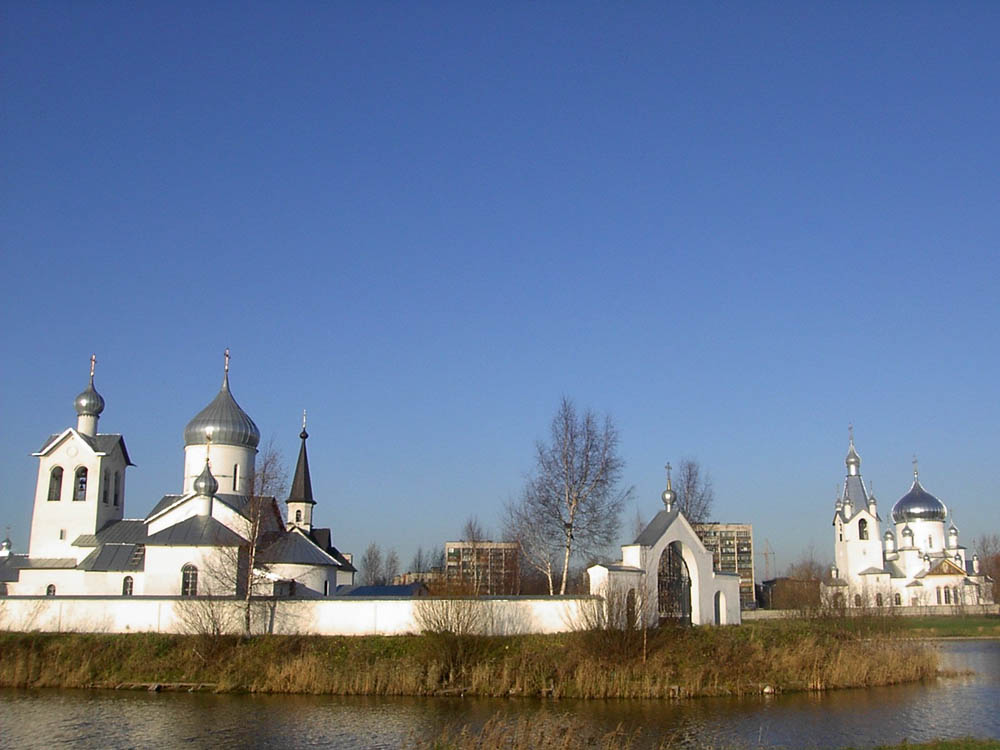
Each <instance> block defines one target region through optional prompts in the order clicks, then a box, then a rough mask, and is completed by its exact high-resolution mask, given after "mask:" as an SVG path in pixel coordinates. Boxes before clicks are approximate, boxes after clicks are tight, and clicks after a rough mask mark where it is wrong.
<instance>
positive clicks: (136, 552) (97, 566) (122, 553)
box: [76, 544, 146, 571]
mask: <svg viewBox="0 0 1000 750" xmlns="http://www.w3.org/2000/svg"><path fill="white" fill-rule="evenodd" d="M145 566H146V555H145V548H144V547H143V545H141V544H102V545H101V546H99V547H98V548H97V549H95V550H94V551H93V552H91V553H90V554H89V555H87V556H86V557H85V558H83V560H81V561H80V564H79V565H77V566H76V567H77V568H79V569H80V570H96V571H141V570H143V569H145Z"/></svg>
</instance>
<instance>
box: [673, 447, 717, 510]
mask: <svg viewBox="0 0 1000 750" xmlns="http://www.w3.org/2000/svg"><path fill="white" fill-rule="evenodd" d="M673 487H674V491H675V492H676V493H677V506H678V508H679V509H680V511H681V512H682V513H683V514H684V517H685V518H687V520H688V521H689V522H690V523H692V524H695V523H705V522H706V521H708V519H709V516H710V515H711V512H712V505H713V503H715V489H714V488H713V487H712V478H711V477H710V476H709V474H708V472H707V471H703V470H702V468H701V464H700V463H699V462H698V460H697V459H694V458H684V459H681V462H680V465H679V466H678V467H677V478H676V479H675V480H674V482H673Z"/></svg>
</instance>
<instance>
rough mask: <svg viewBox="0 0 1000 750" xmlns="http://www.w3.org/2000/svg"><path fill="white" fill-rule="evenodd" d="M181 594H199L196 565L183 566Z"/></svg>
mask: <svg viewBox="0 0 1000 750" xmlns="http://www.w3.org/2000/svg"><path fill="white" fill-rule="evenodd" d="M181 596H198V569H197V568H196V567H195V566H194V565H191V564H188V565H185V566H184V567H183V568H181Z"/></svg>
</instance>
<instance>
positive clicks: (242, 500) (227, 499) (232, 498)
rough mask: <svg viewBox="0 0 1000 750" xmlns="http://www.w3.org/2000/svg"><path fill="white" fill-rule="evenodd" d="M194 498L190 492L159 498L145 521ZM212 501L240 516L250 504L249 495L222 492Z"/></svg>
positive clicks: (263, 498) (265, 498)
mask: <svg viewBox="0 0 1000 750" xmlns="http://www.w3.org/2000/svg"><path fill="white" fill-rule="evenodd" d="M194 496H195V495H194V493H191V492H189V493H188V494H186V495H164V496H163V497H161V498H160V500H159V502H157V503H156V505H155V506H153V509H152V510H151V511H149V513H148V514H147V515H146V518H145V520H146V521H149V520H150V519H152V518H153V517H155V516H158V515H159V514H160V513H162V512H163V511H165V510H167V509H169V508H171V507H173V506H174V505H177V504H178V503H180V502H181V501H182V500H187V499H189V498H192V497H194ZM214 499H215V500H218V501H220V502H222V503H224V504H225V505H228V506H229V507H230V508H232V509H233V510H235V511H236V512H237V513H241V514H242V513H243V509H244V508H246V506H247V503H248V502H250V496H249V495H234V494H231V493H226V492H222V493H219V494H216V495H215V496H214ZM261 500H264V501H267V500H272V501H273V500H274V498H273V497H271V496H267V497H261Z"/></svg>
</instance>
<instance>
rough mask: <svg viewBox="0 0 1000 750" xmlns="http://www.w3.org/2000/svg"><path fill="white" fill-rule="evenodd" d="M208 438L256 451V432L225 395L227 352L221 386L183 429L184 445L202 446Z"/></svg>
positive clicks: (243, 413)
mask: <svg viewBox="0 0 1000 750" xmlns="http://www.w3.org/2000/svg"><path fill="white" fill-rule="evenodd" d="M209 435H210V436H211V440H212V442H213V443H216V444H218V445H237V446H242V447H246V448H256V447H257V445H258V443H260V430H259V429H257V425H256V424H254V421H253V420H252V419H250V415H248V414H247V413H246V412H245V411H243V409H242V408H241V407H240V405H239V404H238V403H236V399H235V398H233V394H232V393H230V392H229V350H228V349H227V350H226V372H225V375H224V376H223V378H222V387H221V388H220V389H219V392H218V394H216V396H215V398H214V399H212V401H211V402H210V403H209V404H208V406H206V407H205V408H204V409H202V410H201V411H200V412H198V413H197V414H195V415H194V417H193V418H192V419H191V421H190V422H188V423H187V426H186V427H185V428H184V445H204V444H205V443H206V442H207V437H208V436H209Z"/></svg>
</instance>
